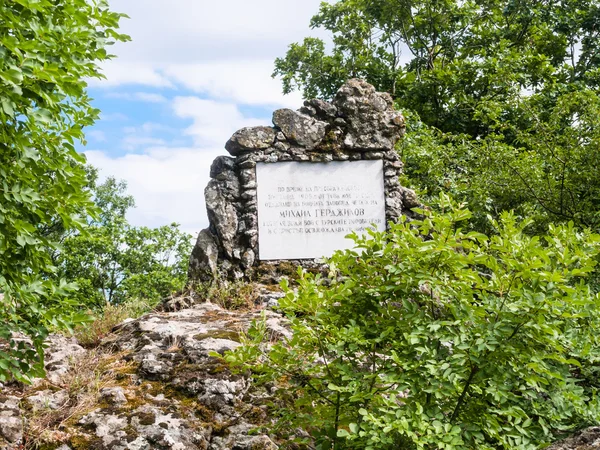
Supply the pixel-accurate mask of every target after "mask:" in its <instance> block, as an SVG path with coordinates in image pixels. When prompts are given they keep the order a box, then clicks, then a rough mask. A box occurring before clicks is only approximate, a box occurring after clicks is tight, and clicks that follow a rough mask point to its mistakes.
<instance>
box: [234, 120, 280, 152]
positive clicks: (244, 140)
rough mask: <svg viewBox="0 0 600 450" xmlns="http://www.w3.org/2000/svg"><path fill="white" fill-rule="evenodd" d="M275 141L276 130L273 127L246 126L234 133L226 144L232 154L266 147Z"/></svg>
mask: <svg viewBox="0 0 600 450" xmlns="http://www.w3.org/2000/svg"><path fill="white" fill-rule="evenodd" d="M274 142H275V130H273V128H271V127H264V126H260V127H246V128H242V129H241V130H239V131H236V132H235V133H233V136H231V138H230V139H229V140H228V141H227V143H226V144H225V149H226V150H227V151H228V152H229V154H230V155H232V156H237V155H239V154H241V153H245V152H251V151H254V150H260V149H265V148H268V147H270V146H271V145H273V143H274Z"/></svg>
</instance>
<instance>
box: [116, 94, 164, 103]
mask: <svg viewBox="0 0 600 450" xmlns="http://www.w3.org/2000/svg"><path fill="white" fill-rule="evenodd" d="M106 96H107V97H109V98H119V99H122V100H130V101H141V102H148V103H166V102H167V98H166V97H165V96H164V95H160V94H154V93H152V92H109V93H108V94H106Z"/></svg>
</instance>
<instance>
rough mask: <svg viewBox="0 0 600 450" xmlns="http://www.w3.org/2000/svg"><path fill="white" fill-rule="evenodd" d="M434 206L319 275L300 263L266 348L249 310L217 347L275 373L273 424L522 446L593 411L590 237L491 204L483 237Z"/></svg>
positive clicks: (599, 410)
mask: <svg viewBox="0 0 600 450" xmlns="http://www.w3.org/2000/svg"><path fill="white" fill-rule="evenodd" d="M440 207H441V208H442V211H441V212H440V213H432V212H429V211H421V212H422V213H423V214H424V216H423V219H422V220H417V221H413V222H410V223H408V222H406V221H402V222H400V223H397V224H393V225H391V229H390V230H389V232H388V233H371V236H370V238H363V237H357V236H354V240H355V242H356V246H357V248H356V249H355V250H352V251H345V252H338V253H336V254H335V255H334V256H333V257H332V258H331V261H330V264H331V269H332V276H331V280H330V283H323V282H322V281H323V280H321V279H320V278H319V277H318V276H313V275H310V274H307V273H302V274H301V277H300V280H299V288H298V290H297V293H294V292H292V291H288V293H287V295H286V297H285V298H284V299H283V300H282V301H281V302H280V305H281V307H282V308H283V309H284V310H285V311H286V312H287V314H288V315H289V317H290V319H291V324H292V328H293V332H294V335H293V338H292V339H291V340H289V341H287V342H281V343H278V344H275V345H274V346H273V347H271V349H270V350H266V349H265V346H264V343H263V340H264V338H265V336H264V335H263V333H261V332H260V331H261V327H260V324H257V325H256V326H255V327H254V329H253V330H251V333H250V334H249V337H248V339H247V342H246V345H245V346H243V347H241V348H240V349H238V350H237V351H236V352H234V353H232V354H230V355H228V356H227V358H228V360H229V361H230V362H231V363H233V364H234V365H235V364H241V365H247V366H250V367H252V368H253V370H254V374H255V376H256V378H257V380H258V381H260V382H275V383H278V384H279V385H280V389H279V393H280V396H279V400H278V402H279V403H278V405H277V406H278V408H277V410H276V411H278V412H279V414H280V420H279V430H280V431H281V432H285V431H287V432H288V434H291V433H290V432H289V430H297V428H298V427H301V428H303V429H305V430H307V431H308V432H309V433H310V435H311V436H312V438H313V439H314V440H315V441H316V444H317V448H318V449H331V448H334V449H342V448H356V449H377V450H381V449H398V448H416V449H434V448H435V449H437V448H445V449H490V450H491V449H534V448H539V447H540V446H542V445H543V444H544V443H548V442H550V441H552V440H554V439H555V438H556V437H557V436H559V435H561V433H563V432H566V431H569V430H572V429H574V428H577V427H580V426H583V425H585V424H588V423H594V422H595V423H597V422H598V420H600V403H599V401H598V398H597V396H596V394H597V389H598V387H599V385H598V382H597V377H596V376H595V375H593V374H594V370H595V366H594V364H596V365H597V364H598V361H600V345H599V344H600V342H599V338H598V334H597V330H598V329H600V296H599V295H597V294H594V293H592V291H591V290H590V288H589V286H588V285H587V284H586V282H585V279H584V278H585V276H586V275H587V274H589V273H590V271H592V269H593V266H594V264H595V262H594V258H595V256H596V255H597V253H598V251H599V245H600V236H598V235H594V234H591V233H588V232H582V231H578V230H576V229H575V228H574V226H573V225H572V224H568V225H565V226H560V227H555V226H551V227H550V228H549V230H548V233H547V235H546V236H544V237H541V238H540V237H531V236H529V235H527V234H526V233H525V232H524V230H525V229H526V228H527V227H528V226H529V225H530V222H527V221H526V222H521V223H519V222H518V221H517V220H516V219H515V217H514V216H512V215H510V214H507V213H505V214H503V215H502V219H501V220H500V221H498V222H494V221H492V223H493V225H494V226H495V228H496V231H497V234H495V235H493V236H491V237H487V236H485V235H483V234H480V233H476V232H465V231H463V230H462V229H461V228H460V227H459V223H460V222H461V221H464V220H465V219H468V218H469V217H470V213H469V212H468V211H467V210H463V209H460V208H458V207H456V205H453V204H452V203H451V202H450V201H449V200H447V199H446V198H443V197H442V198H441V200H440ZM262 330H263V331H264V327H263V328H262Z"/></svg>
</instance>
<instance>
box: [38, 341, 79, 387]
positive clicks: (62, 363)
mask: <svg viewBox="0 0 600 450" xmlns="http://www.w3.org/2000/svg"><path fill="white" fill-rule="evenodd" d="M46 345H47V346H48V347H47V348H46V350H45V352H44V354H45V358H46V366H45V367H46V378H47V379H48V380H50V381H51V382H53V383H56V382H58V380H59V378H60V377H61V376H62V375H64V374H65V373H66V372H67V371H68V370H69V367H70V365H71V361H72V360H73V358H74V357H77V356H79V355H82V354H84V353H85V349H84V348H83V347H82V346H80V345H79V344H78V343H77V340H76V339H75V338H68V337H66V336H62V335H55V334H53V335H50V336H49V337H48V339H47V340H46Z"/></svg>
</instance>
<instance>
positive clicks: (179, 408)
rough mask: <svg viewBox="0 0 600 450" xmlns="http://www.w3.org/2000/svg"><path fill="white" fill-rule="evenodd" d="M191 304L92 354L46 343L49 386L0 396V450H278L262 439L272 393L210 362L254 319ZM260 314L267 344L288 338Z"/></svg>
mask: <svg viewBox="0 0 600 450" xmlns="http://www.w3.org/2000/svg"><path fill="white" fill-rule="evenodd" d="M192 303H193V301H192V300H191V299H190V298H186V297H180V298H177V299H173V300H172V301H171V302H170V303H169V304H167V305H166V309H167V310H170V311H164V312H153V313H151V314H147V315H145V316H143V317H142V318H140V319H138V320H129V321H126V322H125V323H123V324H122V325H120V326H119V327H118V328H117V329H116V330H115V332H114V334H113V335H111V336H110V337H109V338H107V339H105V340H104V341H103V343H102V345H101V347H100V348H97V349H94V350H86V349H84V348H82V347H81V346H80V345H78V343H77V342H76V341H75V340H74V339H73V338H66V337H64V336H52V338H51V339H50V342H49V344H50V345H49V348H48V350H47V371H48V376H47V378H46V379H45V380H36V382H35V383H34V384H33V386H29V387H24V386H11V385H7V386H4V387H3V389H2V390H1V391H0V449H7V450H8V449H11V450H12V449H15V450H16V449H26V448H32V449H33V448H39V449H60V450H68V449H71V450H79V449H102V450H104V449H106V450H126V449H131V450H134V449H135V450H138V449H173V450H183V449H189V450H195V449H202V450H221V449H236V450H259V449H276V448H278V446H277V445H276V443H275V442H274V440H273V439H272V438H271V437H270V436H269V435H268V434H266V433H265V431H264V429H265V428H264V426H265V425H267V424H268V407H267V403H268V400H269V397H270V393H269V392H267V391H266V390H257V389H255V388H253V387H252V386H251V385H250V384H249V383H248V382H247V379H246V378H245V377H244V376H242V375H237V374H232V373H231V372H230V371H229V369H228V367H227V366H226V364H225V363H224V362H223V361H222V360H221V359H219V358H216V357H213V356H211V353H212V352H217V353H220V354H222V353H223V352H225V351H226V350H229V349H234V348H236V347H237V346H239V345H240V344H239V340H240V332H243V331H244V330H245V329H247V328H248V327H249V325H250V323H251V322H252V320H254V319H260V318H261V312H260V311H252V312H233V311H227V310H225V309H223V308H221V307H219V306H217V305H215V304H211V303H202V304H198V305H192ZM190 305H191V306H190ZM182 306H187V307H186V308H185V309H180V310H177V309H179V308H181V307H182ZM262 314H264V315H265V318H266V323H267V327H268V329H269V330H270V331H271V333H272V338H273V339H278V338H281V337H285V336H286V335H287V334H288V333H289V332H288V330H287V329H286V328H285V322H284V319H283V318H282V317H281V316H280V315H278V314H276V313H274V312H271V311H267V310H265V311H264V312H263V313H262Z"/></svg>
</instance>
